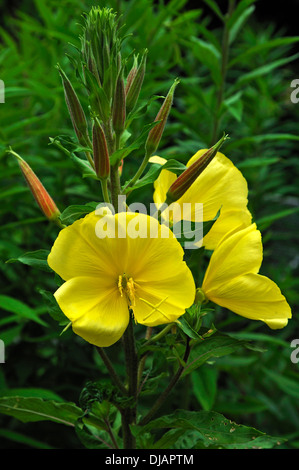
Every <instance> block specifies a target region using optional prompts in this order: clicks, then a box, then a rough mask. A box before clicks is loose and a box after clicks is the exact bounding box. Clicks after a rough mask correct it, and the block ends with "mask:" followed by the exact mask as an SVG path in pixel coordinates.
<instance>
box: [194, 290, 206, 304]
mask: <svg viewBox="0 0 299 470" xmlns="http://www.w3.org/2000/svg"><path fill="white" fill-rule="evenodd" d="M205 301H206V296H205V293H204V291H203V290H202V289H201V288H200V287H198V288H197V289H196V294H195V300H194V302H195V303H196V304H199V305H201V304H202V303H204V302H205Z"/></svg>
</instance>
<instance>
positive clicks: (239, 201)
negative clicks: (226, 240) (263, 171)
mask: <svg viewBox="0 0 299 470" xmlns="http://www.w3.org/2000/svg"><path fill="white" fill-rule="evenodd" d="M206 151H207V150H206V149H203V150H199V151H198V152H197V153H196V154H195V155H194V156H193V157H192V158H191V159H190V160H189V161H188V163H187V167H189V166H190V165H192V164H193V163H194V162H195V161H196V160H197V159H198V158H200V157H201V156H202V155H203V154H204V153H205V152H206ZM150 162H151V163H159V164H161V165H163V164H164V163H165V162H166V160H165V159H163V158H161V157H158V156H154V157H152V158H151V159H150ZM176 179H177V176H176V175H175V174H174V173H172V172H171V171H169V170H163V169H162V171H161V173H160V175H159V177H158V178H157V180H156V181H155V183H154V188H155V191H154V196H153V198H154V202H155V204H156V206H157V207H158V208H159V207H161V205H162V203H163V202H165V200H166V194H167V191H168V189H169V188H170V186H171V185H172V184H173V183H174V181H176ZM247 196H248V187H247V182H246V180H245V178H244V177H243V175H242V173H241V172H240V170H238V169H237V168H236V167H235V165H234V164H233V163H232V162H231V160H229V159H228V158H227V157H226V156H225V155H223V154H222V153H220V152H217V154H216V155H215V157H214V158H213V160H212V161H211V162H210V163H209V165H208V166H207V167H206V168H205V169H204V171H203V172H202V173H201V174H200V175H199V176H198V177H197V178H196V180H195V181H194V183H193V184H192V185H191V186H190V188H189V189H188V190H187V191H186V192H185V194H184V195H183V196H182V197H181V198H180V199H178V200H177V201H176V203H175V205H176V208H179V209H180V208H183V204H185V203H189V204H190V203H191V214H190V220H193V221H195V220H196V214H195V207H196V205H195V203H202V204H203V222H205V221H209V220H213V219H214V218H215V216H216V215H217V213H218V211H219V210H220V216H219V217H218V219H217V220H216V222H215V223H214V225H213V226H212V228H211V230H210V231H209V233H208V234H207V235H206V236H205V237H204V240H203V244H204V246H205V247H206V249H208V250H214V249H215V247H216V246H217V243H218V242H219V241H220V239H221V238H222V237H223V236H224V235H225V234H226V233H227V232H228V231H230V230H231V229H232V228H236V227H237V228H238V229H242V228H245V227H247V226H248V225H250V224H251V219H252V217H251V214H250V212H249V210H248V209H247V204H248V198H247ZM175 205H174V206H175ZM171 207H172V206H171V205H170V207H169V209H167V210H166V211H164V212H163V214H162V217H163V218H167V211H168V210H170V209H171ZM181 213H183V211H181V210H179V211H178V212H177V210H176V209H174V211H173V213H171V217H173V221H174V222H176V221H178V220H179V219H180V216H181ZM176 214H177V215H176Z"/></svg>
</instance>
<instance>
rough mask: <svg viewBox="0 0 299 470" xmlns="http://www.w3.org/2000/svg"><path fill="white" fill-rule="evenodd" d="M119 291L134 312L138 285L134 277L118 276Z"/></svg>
mask: <svg viewBox="0 0 299 470" xmlns="http://www.w3.org/2000/svg"><path fill="white" fill-rule="evenodd" d="M118 290H119V292H120V295H121V297H123V296H124V295H125V296H126V299H127V302H128V306H129V308H131V309H132V310H133V311H134V307H135V305H136V301H135V292H136V284H135V282H134V280H133V278H132V277H128V276H127V275H126V274H121V275H119V276H118Z"/></svg>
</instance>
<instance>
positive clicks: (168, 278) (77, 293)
mask: <svg viewBox="0 0 299 470" xmlns="http://www.w3.org/2000/svg"><path fill="white" fill-rule="evenodd" d="M105 217H106V218H105V219H104V218H103V216H98V215H96V213H95V212H93V213H91V214H88V215H87V216H86V217H84V218H83V219H80V220H77V221H76V222H74V223H73V224H72V225H70V226H69V227H66V228H65V229H63V230H62V231H61V232H60V233H59V235H58V238H57V239H56V241H55V243H54V245H53V247H52V250H51V253H50V254H49V257H48V264H49V266H50V267H51V268H52V269H53V270H54V271H55V272H56V273H57V274H59V276H60V277H61V278H62V279H63V280H64V281H66V282H65V283H64V284H62V286H61V287H59V289H58V290H57V291H56V292H55V294H54V295H55V298H56V300H57V302H58V304H59V306H60V308H61V309H62V311H63V312H64V314H65V315H66V316H67V317H68V318H69V319H70V321H71V322H72V328H73V331H74V332H75V333H76V334H78V335H79V336H81V337H82V338H84V339H85V340H86V341H88V342H90V343H91V344H94V345H96V346H100V347H105V346H110V345H111V344H113V343H115V342H116V341H118V340H119V339H120V338H121V336H122V335H123V333H124V331H125V329H126V328H127V326H128V322H129V318H130V311H131V312H132V314H133V316H134V319H135V321H136V322H137V323H140V324H143V325H146V326H157V325H160V324H164V323H170V322H173V321H176V320H177V318H178V317H180V316H181V315H183V314H184V313H185V309H186V308H188V307H190V306H191V305H192V303H193V301H194V298H195V284H194V280H193V277H192V274H191V271H190V270H189V268H188V267H187V265H186V263H185V262H184V261H183V255H184V252H183V249H182V247H181V246H180V244H179V242H178V241H177V240H176V238H175V237H174V236H173V234H172V232H171V231H170V230H169V229H167V228H166V227H165V226H161V225H160V224H159V223H158V222H157V220H156V219H154V218H153V217H150V216H147V215H145V214H134V213H119V214H116V215H112V214H110V215H109V216H107V215H106V216H105ZM104 220H107V224H106V225H107V226H106V229H105V230H106V232H107V233H108V229H109V230H110V229H111V231H110V236H106V237H104V235H105V233H104V232H102V233H99V232H98V224H99V223H102V222H103V221H104ZM105 223H106V222H105ZM104 227H105V224H104V225H103V227H102V230H104ZM107 227H108V229H107ZM112 227H115V236H114V237H113V236H112V235H111V234H112V233H113V230H112ZM134 227H135V229H136V230H135V232H134V231H133V230H132V229H133V228H134ZM138 230H139V232H138ZM103 233H104V235H103ZM134 233H137V234H138V233H139V235H140V236H138V237H137V236H136V237H135V238H133V237H134V236H135V235H134ZM101 237H102V238H101Z"/></svg>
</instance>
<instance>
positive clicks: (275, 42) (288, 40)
mask: <svg viewBox="0 0 299 470" xmlns="http://www.w3.org/2000/svg"><path fill="white" fill-rule="evenodd" d="M295 42H299V36H292V37H282V38H275V39H272V40H270V41H265V42H263V43H261V44H257V45H256V46H253V47H249V48H246V49H245V52H243V53H241V54H238V55H237V56H236V57H235V58H234V59H232V60H231V61H230V62H229V64H228V66H229V67H232V66H233V65H235V64H236V63H238V62H242V61H247V60H248V59H249V58H250V56H252V55H253V56H258V55H259V54H261V53H262V52H264V51H267V49H277V48H278V47H280V46H287V45H289V44H293V43H295Z"/></svg>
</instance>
